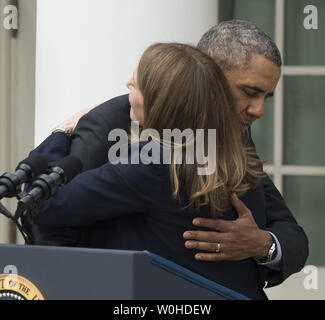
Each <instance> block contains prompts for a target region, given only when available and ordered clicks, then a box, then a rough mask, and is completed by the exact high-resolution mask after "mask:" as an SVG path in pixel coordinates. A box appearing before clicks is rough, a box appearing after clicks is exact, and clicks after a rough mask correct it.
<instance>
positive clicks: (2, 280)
mask: <svg viewBox="0 0 325 320" xmlns="http://www.w3.org/2000/svg"><path fill="white" fill-rule="evenodd" d="M0 300H46V297H45V295H44V294H43V293H42V292H41V290H40V289H38V288H37V286H36V285H35V284H33V283H32V282H31V281H29V280H28V279H26V278H24V277H22V276H19V275H16V274H1V275H0Z"/></svg>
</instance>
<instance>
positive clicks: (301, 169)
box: [217, 0, 325, 193]
mask: <svg viewBox="0 0 325 320" xmlns="http://www.w3.org/2000/svg"><path fill="white" fill-rule="evenodd" d="M285 1H286V0H275V19H274V24H275V39H274V40H275V42H276V44H277V46H278V48H279V50H280V52H281V53H283V52H284V49H285V39H284V34H285ZM217 3H218V9H219V0H217ZM288 76H325V66H283V67H282V74H281V78H280V80H279V83H278V86H277V88H276V90H275V93H274V127H273V136H274V143H273V150H274V161H273V164H272V165H267V166H265V167H264V170H265V172H266V173H267V174H269V175H273V180H274V184H275V186H276V187H277V189H278V190H279V191H280V192H281V193H283V178H284V176H325V166H297V165H285V164H284V161H283V160H284V158H283V150H284V148H283V147H284V146H283V144H284V131H283V120H284V82H283V80H284V77H288Z"/></svg>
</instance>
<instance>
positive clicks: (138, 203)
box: [34, 133, 266, 299]
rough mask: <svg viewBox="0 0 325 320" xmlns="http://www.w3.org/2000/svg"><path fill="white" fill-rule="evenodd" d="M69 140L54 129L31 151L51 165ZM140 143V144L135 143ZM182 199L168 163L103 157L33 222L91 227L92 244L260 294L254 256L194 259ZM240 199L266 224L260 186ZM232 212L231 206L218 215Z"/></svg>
mask: <svg viewBox="0 0 325 320" xmlns="http://www.w3.org/2000/svg"><path fill="white" fill-rule="evenodd" d="M69 144H70V138H69V137H68V136H67V135H65V134H64V133H56V134H53V135H51V136H50V137H49V138H48V139H47V140H45V142H43V143H42V144H41V145H40V146H39V147H38V148H37V149H36V150H35V151H34V152H38V153H41V154H43V155H44V156H45V157H47V159H48V161H49V162H50V164H52V163H53V162H55V161H57V160H58V158H63V157H64V156H66V155H67V154H68V153H69ZM145 144H146V143H140V148H141V147H143V146H144V145H145ZM129 154H130V152H129ZM183 199H184V201H183V202H182V203H179V202H178V201H177V200H175V199H174V198H173V197H172V190H171V187H170V178H169V165H163V164H159V165H153V164H151V165H145V164H142V163H141V162H140V164H138V165H137V164H131V163H130V164H119V165H113V164H110V163H108V162H106V163H105V164H104V165H102V166H101V167H99V168H96V169H93V170H89V171H87V172H84V173H82V174H80V175H78V176H77V177H76V178H75V179H73V180H72V181H71V182H70V183H69V184H67V185H65V186H62V187H61V188H60V189H59V190H58V192H57V194H56V195H55V196H53V197H52V198H50V199H49V200H47V201H40V202H39V203H38V209H39V212H38V214H37V215H36V216H35V218H34V223H35V224H36V225H38V226H40V227H42V228H47V229H48V230H50V229H56V228H65V227H68V228H79V227H88V226H92V227H94V228H95V232H92V235H91V237H92V238H91V239H90V240H91V243H92V245H93V246H96V247H100V248H110V249H122V250H123V249H125V250H140V251H142V250H148V251H151V252H153V253H156V254H158V255H160V256H162V257H164V258H167V259H169V260H171V261H173V262H175V263H177V264H179V265H181V266H183V267H185V268H187V269H190V270H192V271H194V272H196V273H198V274H200V275H202V276H204V277H206V278H208V279H210V280H212V281H215V282H217V283H219V284H221V285H223V286H226V287H228V288H231V289H233V290H235V291H237V292H239V293H241V294H243V295H246V296H248V297H250V298H252V299H265V298H266V296H265V294H264V292H263V290H262V287H261V282H260V277H259V272H258V268H257V265H256V262H255V260H254V259H246V260H242V261H237V262H230V261H224V262H218V263H211V262H202V261H196V260H195V259H194V258H193V255H194V252H193V251H191V250H188V249H186V248H185V246H184V240H183V238H182V234H183V233H184V232H185V231H186V230H188V229H190V228H191V229H192V220H193V218H194V216H193V215H192V214H191V212H190V211H189V210H188V209H185V208H184V207H185V206H186V205H187V204H188V201H187V200H186V197H184V198H183ZM241 199H242V201H244V203H245V204H246V206H247V207H248V208H249V209H250V210H251V211H252V212H253V213H254V214H253V215H254V219H255V221H256V223H257V224H258V225H259V227H260V228H265V226H266V215H265V198H264V194H263V189H262V186H261V185H260V186H258V187H257V188H256V189H254V190H250V191H249V192H248V193H246V194H245V195H244V196H243V197H242V198H241ZM199 216H201V217H210V210H209V208H208V207H207V206H205V207H202V208H201V209H200V213H199ZM237 217H238V215H237V213H236V211H235V210H234V209H233V208H232V207H231V208H230V210H228V211H227V212H225V213H224V214H223V215H222V217H221V219H225V220H235V219H236V218H237ZM96 224H97V227H96Z"/></svg>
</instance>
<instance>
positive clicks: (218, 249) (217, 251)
mask: <svg viewBox="0 0 325 320" xmlns="http://www.w3.org/2000/svg"><path fill="white" fill-rule="evenodd" d="M220 251H221V244H220V243H217V249H216V253H220Z"/></svg>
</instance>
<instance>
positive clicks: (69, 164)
mask: <svg viewBox="0 0 325 320" xmlns="http://www.w3.org/2000/svg"><path fill="white" fill-rule="evenodd" d="M56 167H59V168H61V169H62V170H63V171H64V175H65V177H66V178H67V181H66V183H68V182H70V181H71V180H72V179H73V178H74V177H75V176H76V175H78V174H79V173H81V171H82V167H83V165H82V162H81V160H80V159H79V158H77V157H76V156H73V155H70V156H67V157H65V158H63V159H62V160H61V161H60V162H59V163H58V164H57V165H56Z"/></svg>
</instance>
